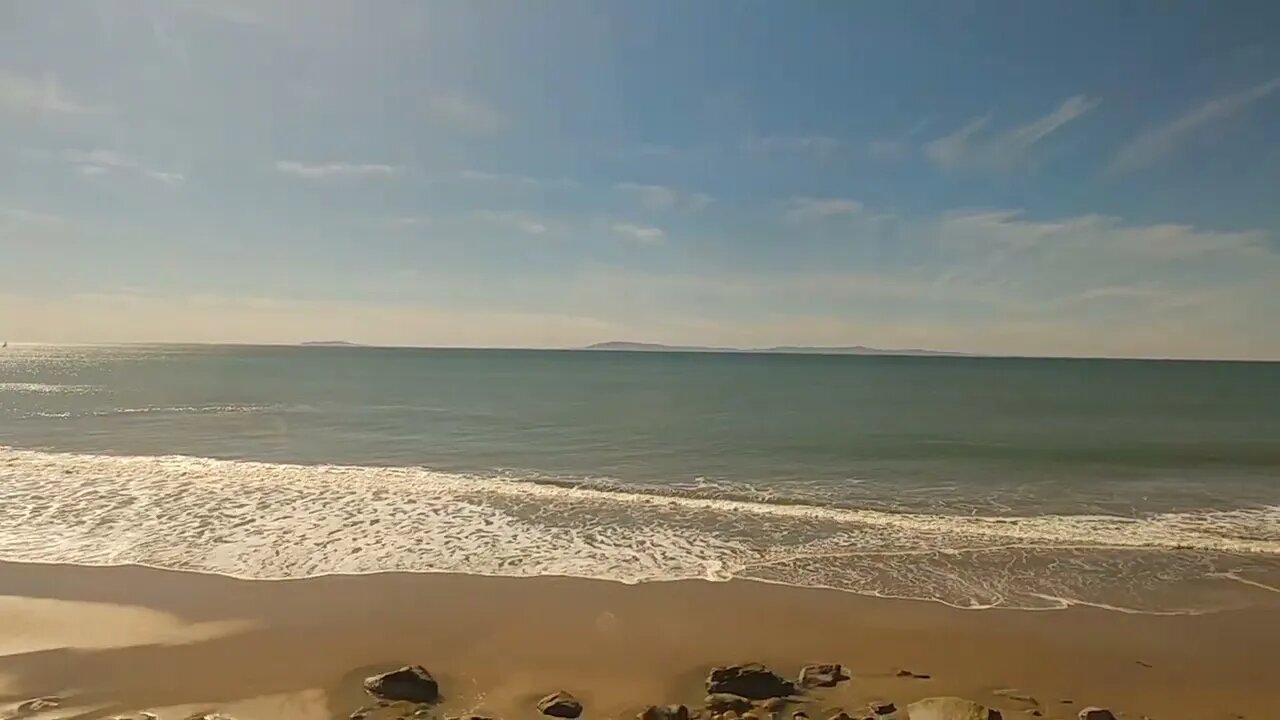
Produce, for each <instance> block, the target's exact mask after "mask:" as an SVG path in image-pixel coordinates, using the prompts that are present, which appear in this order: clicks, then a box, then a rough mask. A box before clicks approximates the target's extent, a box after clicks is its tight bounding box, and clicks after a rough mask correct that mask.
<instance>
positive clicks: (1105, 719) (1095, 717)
mask: <svg viewBox="0 0 1280 720" xmlns="http://www.w3.org/2000/svg"><path fill="white" fill-rule="evenodd" d="M1077 717H1079V718H1080V720H1116V716H1115V714H1113V713H1112V712H1111V711H1110V710H1107V709H1106V708H1099V707H1087V708H1085V709H1083V710H1081V711H1080V714H1079V715H1078V716H1077Z"/></svg>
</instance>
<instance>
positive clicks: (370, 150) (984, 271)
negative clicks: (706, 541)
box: [0, 0, 1280, 360]
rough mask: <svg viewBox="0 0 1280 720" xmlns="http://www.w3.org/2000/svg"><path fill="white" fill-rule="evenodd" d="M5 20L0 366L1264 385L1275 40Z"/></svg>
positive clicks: (1272, 293)
mask: <svg viewBox="0 0 1280 720" xmlns="http://www.w3.org/2000/svg"><path fill="white" fill-rule="evenodd" d="M1148 7H1149V8H1150V11H1149V12H1137V11H1134V10H1132V9H1130V10H1127V11H1125V12H1123V13H1121V12H1118V11H1117V10H1116V7H1115V6H1114V5H1112V4H1109V3H1104V2H1084V3H1071V4H1062V5H1060V6H1046V5H1031V4H1028V5H1013V6H1010V5H1008V4H1000V5H997V4H994V3H984V2H978V3H973V4H968V5H966V6H965V7H963V8H962V7H961V6H960V5H939V4H937V3H924V2H904V3H897V4H891V5H872V4H857V5H853V4H850V5H811V6H810V5H797V4H794V3H787V4H784V3H776V4H745V5H744V4H739V3H728V2H705V3H697V4H688V3H679V2H674V1H665V0H664V1H659V2H652V3H642V4H629V3H622V2H616V1H615V2H596V3H578V2H566V3H558V4H555V5H534V6H524V5H518V4H514V3H484V2H478V3H451V4H445V3H437V4H430V5H427V4H419V3H381V4H373V5H368V4H357V3H348V2H336V1H331V0H324V1H322V2H305V3H304V2H301V1H300V0H269V1H264V2H247V1H243V0H239V1H233V0H190V1H189V2H185V3H173V2H164V1H162V0H127V1H126V0H120V1H112V0H103V1H102V2H94V3H84V4H78V5H74V6H68V5H65V4H51V3H46V2H39V1H36V0H17V1H15V2H12V3H9V4H8V5H7V6H6V9H5V13H6V17H7V18H8V20H9V21H8V22H6V23H4V24H3V27H2V28H0V37H2V38H3V42H0V129H3V132H4V139H3V141H0V163H3V164H4V167H5V169H6V172H4V173H2V174H0V250H2V251H3V253H4V262H2V263H0V340H8V341H11V342H15V341H29V342H62V343H66V342H159V341H173V342H238V343H296V342H302V341H308V340H323V339H329V338H339V339H343V340H347V341H351V342H356V343H363V344H375V345H410V346H496V347H581V346H586V345H590V344H593V343H597V342H606V341H626V342H656V343H663V344H669V345H707V346H731V347H772V346H784V345H785V346H791V345H799V346H852V345H863V346H871V347H878V348H923V349H930V350H942V351H953V352H964V353H977V354H993V355H1059V356H1061V355H1065V356H1128V357H1194V358H1233V359H1270V360H1275V359H1280V322H1276V321H1275V318H1277V317H1280V202H1277V201H1278V200H1280V196H1278V195H1277V191H1276V188H1277V187H1280V38H1278V36H1277V35H1276V33H1275V32H1274V28H1275V27H1277V26H1280V7H1277V6H1274V5H1273V4H1267V3H1261V2H1255V3H1238V4H1233V5H1231V6H1230V7H1225V6H1212V5H1210V6H1204V5H1199V4H1192V3H1168V4H1160V5H1154V4H1153V5H1150V6H1148Z"/></svg>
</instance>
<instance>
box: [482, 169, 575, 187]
mask: <svg viewBox="0 0 1280 720" xmlns="http://www.w3.org/2000/svg"><path fill="white" fill-rule="evenodd" d="M458 177H459V178H460V179H462V180H465V181H467V182H477V183H493V184H496V185H511V186H523V187H528V188H568V187H576V186H577V184H578V183H577V182H576V181H574V180H570V179H569V178H542V177H533V176H530V175H516V174H513V173H495V172H485V171H482V170H463V171H462V172H460V173H458Z"/></svg>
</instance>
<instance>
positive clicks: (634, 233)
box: [610, 223, 667, 245]
mask: <svg viewBox="0 0 1280 720" xmlns="http://www.w3.org/2000/svg"><path fill="white" fill-rule="evenodd" d="M610 229H611V230H613V232H614V234H617V235H622V236H623V237H626V238H630V239H631V240H634V241H636V242H638V243H640V244H641V245H660V244H662V243H663V242H664V241H665V240H666V239H667V234H666V233H665V232H663V230H662V229H661V228H656V227H650V226H646V225H633V224H631V223H614V224H613V226H612V227H611V228H610Z"/></svg>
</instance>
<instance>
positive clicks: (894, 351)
mask: <svg viewBox="0 0 1280 720" xmlns="http://www.w3.org/2000/svg"><path fill="white" fill-rule="evenodd" d="M604 342H628V343H629V344H633V345H648V346H650V348H651V349H640V348H625V347H624V348H610V347H593V346H592V345H599V344H600V343H593V344H592V345H559V346H556V345H524V346H518V345H395V344H389V345H384V344H380V343H361V342H354V341H350V342H348V341H309V340H299V341H293V342H289V341H278V342H240V341H215V340H102V341H93V342H80V341H77V342H47V341H24V340H14V341H7V344H8V347H9V348H13V347H15V346H16V347H115V346H145V345H166V346H178V347H181V346H195V347H216V346H224V347H269V348H305V349H308V350H324V349H328V350H342V349H348V350H473V351H529V352H538V351H541V352H591V353H635V354H649V355H663V354H682V355H781V356H787V355H821V356H826V357H836V356H839V357H897V358H904V357H907V358H925V359H938V360H1114V361H1120V362H1124V361H1130V362H1200V363H1214V362H1221V363H1253V364H1275V363H1280V358H1241V357H1183V356H1151V355H1026V354H1017V353H997V352H963V351H952V350H930V349H925V348H891V349H882V348H876V347H872V346H868V345H826V346H823V345H773V346H768V347H751V348H736V347H710V346H706V347H703V346H693V345H684V346H681V345H665V344H663V343H640V342H630V341H604ZM851 347H864V348H867V349H868V350H872V351H874V352H867V353H851V352H835V351H837V350H840V349H843V348H851ZM784 348H793V349H794V350H793V351H792V352H785V351H780V349H784ZM824 351H825V352H824Z"/></svg>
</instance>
